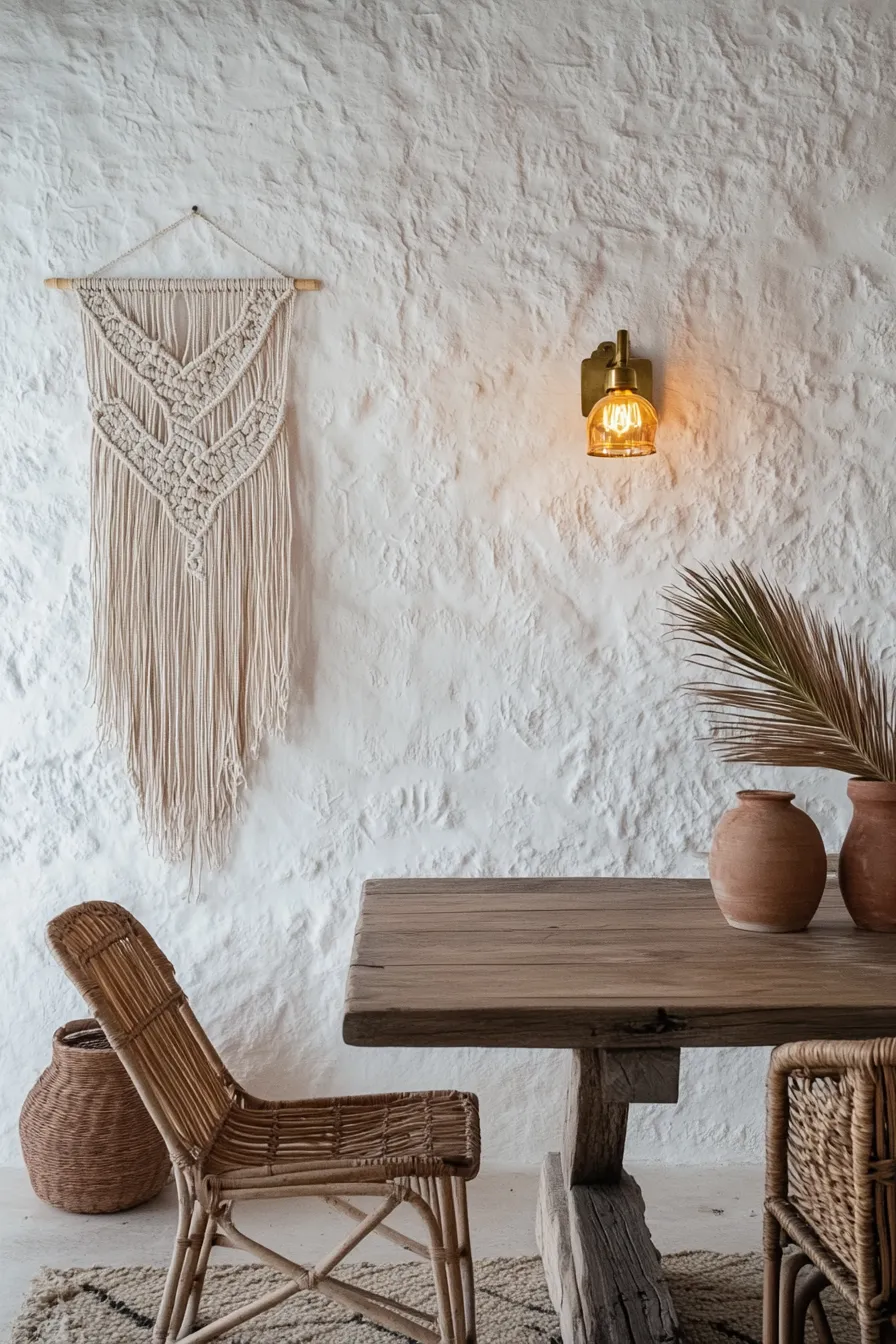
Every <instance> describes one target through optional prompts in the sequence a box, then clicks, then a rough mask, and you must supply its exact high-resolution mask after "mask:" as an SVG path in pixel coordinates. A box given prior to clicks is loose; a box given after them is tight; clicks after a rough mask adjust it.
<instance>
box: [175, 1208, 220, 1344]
mask: <svg viewBox="0 0 896 1344" xmlns="http://www.w3.org/2000/svg"><path fill="white" fill-rule="evenodd" d="M217 1230H218V1221H217V1219H216V1218H215V1217H213V1216H212V1215H209V1216H208V1218H207V1219H206V1223H205V1231H204V1233H203V1238H202V1247H201V1249H200V1251H199V1259H198V1260H197V1262H196V1271H195V1274H194V1276H193V1284H192V1287H191V1288H190V1296H189V1298H188V1300H187V1309H186V1311H185V1313H184V1319H183V1324H182V1325H181V1327H180V1330H179V1331H178V1338H182V1337H183V1336H184V1335H188V1334H189V1333H190V1331H191V1330H192V1329H193V1328H194V1327H195V1325H196V1317H197V1316H198V1314H199V1303H200V1301H201V1300H202V1290H203V1288H204V1287H205V1273H206V1270H207V1269H208V1261H209V1256H210V1255H211V1253H212V1247H213V1246H214V1244H215V1234H216V1232H217Z"/></svg>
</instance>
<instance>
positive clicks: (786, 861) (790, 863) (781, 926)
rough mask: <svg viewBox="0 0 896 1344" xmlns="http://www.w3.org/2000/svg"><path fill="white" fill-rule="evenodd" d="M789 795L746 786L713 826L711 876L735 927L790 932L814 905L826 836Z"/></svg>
mask: <svg viewBox="0 0 896 1344" xmlns="http://www.w3.org/2000/svg"><path fill="white" fill-rule="evenodd" d="M793 797H794V795H793V794H792V793H779V792H777V791H776V790H774V789H744V790H743V791H742V792H741V793H739V794H738V795H737V803H738V805H737V807H733V808H732V809H731V811H730V812H726V813H725V815H724V817H722V820H721V821H720V822H719V824H718V826H717V827H716V829H715V834H714V835H713V837H712V848H711V850H710V852H709V879H710V881H711V882H712V889H713V894H714V895H715V898H716V900H717V901H718V903H719V909H720V910H721V911H722V914H723V915H724V916H725V918H726V919H727V921H728V923H729V924H731V925H733V926H734V928H735V929H749V930H750V931H751V932H753V933H794V932H795V931H796V930H797V929H804V928H805V927H806V925H807V924H808V923H809V921H810V920H811V918H812V916H813V915H814V914H815V911H816V910H817V909H818V903H819V901H820V900H821V897H822V893H823V892H824V884H825V881H826V879H827V868H828V865H827V856H826V854H825V849H824V841H823V840H822V838H821V834H820V832H819V830H818V827H817V826H816V825H815V822H814V821H813V820H812V818H811V817H809V816H807V815H806V813H805V812H801V811H800V809H799V808H798V807H793V806H792V801H793Z"/></svg>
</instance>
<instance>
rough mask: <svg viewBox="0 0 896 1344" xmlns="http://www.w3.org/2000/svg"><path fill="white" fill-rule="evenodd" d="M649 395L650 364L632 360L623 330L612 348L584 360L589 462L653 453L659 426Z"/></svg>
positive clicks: (607, 345)
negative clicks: (590, 460)
mask: <svg viewBox="0 0 896 1344" xmlns="http://www.w3.org/2000/svg"><path fill="white" fill-rule="evenodd" d="M652 390H653V369H652V367H651V364H650V361H649V360H647V359H638V360H632V359H630V356H629V345H628V332H627V331H619V332H617V333H616V341H615V343H614V342H612V341H605V342H604V343H603V345H599V346H598V348H597V349H596V350H595V352H594V354H593V355H592V356H591V358H590V359H586V360H583V361H582V413H583V415H587V416H588V454H589V456H590V457H647V456H648V455H649V454H650V453H655V452H656V448H655V446H654V440H655V438H656V430H657V424H658V423H659V422H658V419H657V413H656V410H655V408H654V406H653V404H652V402H651V400H650V396H651V393H652ZM601 392H603V394H604V395H603V396H601V395H600V393H601Z"/></svg>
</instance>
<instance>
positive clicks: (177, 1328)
mask: <svg viewBox="0 0 896 1344" xmlns="http://www.w3.org/2000/svg"><path fill="white" fill-rule="evenodd" d="M210 1221H211V1219H210V1218H209V1215H208V1214H207V1213H206V1211H205V1209H204V1208H203V1207H202V1205H201V1204H200V1203H199V1201H198V1200H197V1201H196V1203H195V1204H194V1205H193V1217H192V1219H191V1222H190V1235H189V1237H188V1238H187V1250H186V1254H185V1255H184V1259H183V1264H182V1266H181V1271H180V1280H179V1282H178V1285H177V1293H176V1294H175V1298H174V1306H173V1307H172V1309H171V1320H170V1321H169V1323H168V1337H167V1341H166V1344H174V1341H175V1340H177V1339H180V1338H181V1336H182V1335H184V1334H186V1333H187V1332H186V1330H184V1329H183V1326H184V1323H185V1318H186V1315H187V1308H188V1306H189V1302H190V1298H191V1297H192V1295H193V1289H194V1285H195V1282H196V1269H197V1267H198V1265H199V1257H200V1255H201V1254H202V1248H203V1246H204V1245H205V1232H206V1227H207V1225H208V1223H209V1222H210ZM196 1305H197V1307H198V1305H199V1304H198V1302H197V1304H196Z"/></svg>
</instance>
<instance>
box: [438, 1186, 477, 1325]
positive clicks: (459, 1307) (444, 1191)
mask: <svg viewBox="0 0 896 1344" xmlns="http://www.w3.org/2000/svg"><path fill="white" fill-rule="evenodd" d="M436 1185H437V1188H438V1194H439V1205H440V1211H441V1220H440V1221H441V1224H442V1240H443V1241H444V1243H445V1268H446V1270H447V1274H448V1296H449V1298H450V1300H451V1324H452V1329H453V1331H454V1334H453V1336H452V1338H453V1339H454V1341H455V1342H456V1344H466V1341H467V1340H468V1338H469V1335H468V1333H467V1320H466V1310H465V1308H466V1301H465V1294H464V1284H463V1276H462V1274H461V1267H460V1266H461V1249H460V1242H459V1235H458V1217H457V1206H456V1204H455V1197H456V1196H455V1189H454V1181H453V1179H452V1178H451V1177H450V1176H440V1177H439V1178H438V1181H437V1182H436Z"/></svg>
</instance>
